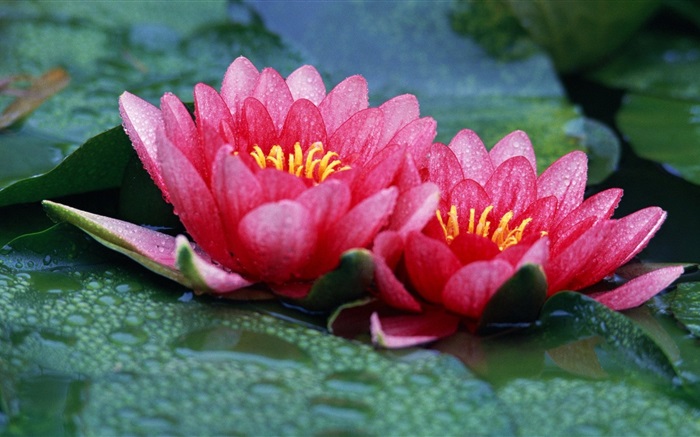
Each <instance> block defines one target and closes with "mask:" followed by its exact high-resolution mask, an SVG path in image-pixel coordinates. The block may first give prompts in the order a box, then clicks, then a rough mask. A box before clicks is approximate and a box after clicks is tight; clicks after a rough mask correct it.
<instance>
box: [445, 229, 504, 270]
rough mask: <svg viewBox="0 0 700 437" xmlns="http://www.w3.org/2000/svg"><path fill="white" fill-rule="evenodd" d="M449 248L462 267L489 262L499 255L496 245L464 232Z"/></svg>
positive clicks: (488, 240)
mask: <svg viewBox="0 0 700 437" xmlns="http://www.w3.org/2000/svg"><path fill="white" fill-rule="evenodd" d="M450 248H451V249H452V252H453V253H454V254H455V256H457V258H458V259H459V262H461V263H462V265H466V264H470V263H472V262H474V261H484V260H489V259H492V258H494V257H495V256H497V255H498V254H500V253H501V251H500V249H499V248H498V246H497V245H496V243H494V242H493V241H491V240H490V239H488V238H484V237H481V236H479V235H476V234H469V233H466V232H464V233H461V234H459V235H458V236H457V238H455V239H454V240H453V241H452V244H451V245H450Z"/></svg>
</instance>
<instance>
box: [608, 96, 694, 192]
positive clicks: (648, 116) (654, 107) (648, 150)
mask: <svg viewBox="0 0 700 437" xmlns="http://www.w3.org/2000/svg"><path fill="white" fill-rule="evenodd" d="M617 121H618V123H619V125H620V129H621V130H622V131H623V132H625V134H626V135H627V136H628V137H629V141H630V143H631V144H632V147H633V148H634V150H635V152H637V154H638V155H639V156H641V157H644V158H647V159H651V160H653V161H657V162H662V163H664V164H665V165H666V166H667V169H668V170H671V171H672V172H673V173H678V174H680V175H681V176H682V177H683V178H684V179H686V180H688V181H690V182H693V183H695V184H700V147H698V144H700V99H698V100H695V101H683V100H673V99H668V98H659V97H651V96H645V95H639V94H631V95H629V96H627V98H626V99H625V102H624V104H623V107H622V110H621V111H620V113H619V114H618V116H617Z"/></svg>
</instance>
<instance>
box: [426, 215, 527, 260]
mask: <svg viewBox="0 0 700 437" xmlns="http://www.w3.org/2000/svg"><path fill="white" fill-rule="evenodd" d="M492 210H493V205H490V206H488V207H487V208H486V209H484V211H483V212H482V213H481V215H480V216H479V220H478V221H477V220H476V211H475V210H474V208H471V209H469V224H468V225H467V228H466V232H467V233H469V234H475V235H479V236H482V237H484V238H490V240H491V241H493V242H494V243H496V245H497V246H498V248H499V249H500V250H504V249H506V248H508V247H510V246H513V245H515V244H518V243H519V242H520V240H521V239H522V238H523V231H524V230H525V227H526V226H527V225H528V224H529V223H530V222H531V221H532V218H526V219H525V220H523V221H522V222H521V223H520V224H519V225H518V226H516V227H515V228H513V229H511V228H510V226H509V225H508V224H509V223H510V221H511V219H512V218H513V211H508V212H507V213H505V214H504V215H503V217H501V221H500V222H499V223H498V226H497V227H496V229H495V230H494V231H493V233H491V232H490V230H491V222H490V221H488V220H487V218H488V215H489V213H490V212H491V211H492ZM435 214H436V215H437V219H438V222H439V223H440V226H441V227H442V230H443V232H444V233H445V240H446V241H447V243H448V244H450V243H452V241H453V240H454V239H455V238H457V236H458V235H459V233H460V228H459V217H458V215H457V207H456V206H454V205H452V206H451V207H450V211H449V212H448V213H447V221H445V220H444V219H443V217H442V213H441V212H440V210H437V211H436V213H435Z"/></svg>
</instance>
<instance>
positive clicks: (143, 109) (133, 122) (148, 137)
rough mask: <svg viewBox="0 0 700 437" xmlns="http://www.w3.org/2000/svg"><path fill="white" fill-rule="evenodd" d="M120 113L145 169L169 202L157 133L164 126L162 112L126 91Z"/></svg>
mask: <svg viewBox="0 0 700 437" xmlns="http://www.w3.org/2000/svg"><path fill="white" fill-rule="evenodd" d="M119 113H120V114H121V117H122V123H123V125H124V131H125V132H126V133H127V135H129V139H130V140H131V143H132V144H133V146H134V149H135V150H136V154H137V155H138V157H139V159H140V160H141V162H142V163H143V167H144V168H145V169H146V171H147V172H148V174H149V175H150V176H151V179H153V182H155V184H156V185H157V186H158V188H160V191H162V192H163V196H164V197H165V199H166V200H168V197H169V196H168V190H167V188H166V187H165V183H164V182H163V176H162V175H161V173H160V168H159V165H158V144H157V140H156V132H157V131H158V129H159V127H160V126H162V125H163V120H162V118H161V113H160V110H158V108H156V107H155V106H153V105H151V104H150V103H148V102H147V101H145V100H143V99H142V98H140V97H137V96H135V95H133V94H131V93H129V92H127V91H124V93H122V95H121V96H120V97H119Z"/></svg>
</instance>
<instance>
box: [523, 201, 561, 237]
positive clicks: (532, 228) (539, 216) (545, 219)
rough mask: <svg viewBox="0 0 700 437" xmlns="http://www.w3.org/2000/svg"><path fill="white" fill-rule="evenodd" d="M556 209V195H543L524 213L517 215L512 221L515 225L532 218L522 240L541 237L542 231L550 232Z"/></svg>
mask: <svg viewBox="0 0 700 437" xmlns="http://www.w3.org/2000/svg"><path fill="white" fill-rule="evenodd" d="M556 209H557V198H556V197H554V196H549V197H543V198H541V199H537V200H535V201H534V202H532V203H531V204H530V206H528V207H527V209H526V210H525V211H523V213H522V214H520V215H519V216H515V217H514V218H513V221H512V223H513V224H514V225H515V226H517V225H519V224H520V223H522V222H523V221H524V220H526V219H528V218H530V219H532V221H531V222H530V223H528V224H527V226H525V230H524V232H523V238H522V240H521V241H523V240H528V239H530V238H540V237H541V236H542V234H541V232H542V231H545V232H549V230H550V226H551V223H552V218H553V217H554V214H555V212H556Z"/></svg>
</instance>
